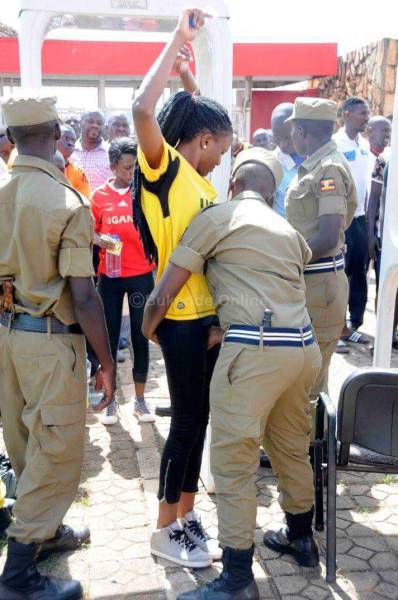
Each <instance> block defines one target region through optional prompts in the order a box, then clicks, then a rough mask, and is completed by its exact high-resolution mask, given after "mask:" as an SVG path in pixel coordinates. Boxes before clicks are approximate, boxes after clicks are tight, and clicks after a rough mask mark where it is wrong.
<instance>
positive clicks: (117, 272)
mask: <svg viewBox="0 0 398 600" xmlns="http://www.w3.org/2000/svg"><path fill="white" fill-rule="evenodd" d="M109 237H110V238H111V239H112V240H113V242H114V246H113V248H112V250H109V249H107V250H106V253H105V270H106V275H107V277H112V278H115V277H121V276H122V256H121V254H122V245H123V244H122V242H121V241H120V237H119V236H118V235H110V236H109Z"/></svg>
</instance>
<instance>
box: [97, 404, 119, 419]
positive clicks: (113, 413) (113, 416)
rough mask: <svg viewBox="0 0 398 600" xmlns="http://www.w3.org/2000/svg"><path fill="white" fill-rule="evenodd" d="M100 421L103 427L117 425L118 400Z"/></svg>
mask: <svg viewBox="0 0 398 600" xmlns="http://www.w3.org/2000/svg"><path fill="white" fill-rule="evenodd" d="M100 421H101V423H102V424H103V425H115V423H117V421H118V418H117V403H116V400H112V402H111V403H110V404H109V406H107V407H106V409H105V410H104V412H103V413H101V415H100Z"/></svg>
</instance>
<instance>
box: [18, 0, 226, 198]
mask: <svg viewBox="0 0 398 600" xmlns="http://www.w3.org/2000/svg"><path fill="white" fill-rule="evenodd" d="M186 6H187V3H186V1H185V0H85V2H81V0H21V12H20V31H19V52H20V63H21V84H22V87H25V88H38V87H40V86H41V80H42V67H41V49H42V45H43V40H44V38H45V36H46V34H47V33H48V32H49V31H50V30H51V29H54V28H59V27H65V26H68V27H77V28H79V27H84V28H86V29H87V28H94V29H99V30H101V29H102V30H109V29H116V30H117V29H122V30H124V31H126V30H127V31H140V32H150V33H151V36H152V39H153V33H154V31H158V32H162V33H164V32H167V31H172V30H173V28H174V27H175V25H176V23H177V19H178V18H179V16H180V14H181V11H182V10H183V9H184V8H186ZM195 6H199V7H203V8H204V9H205V10H206V11H207V12H209V13H211V14H212V15H213V19H207V20H206V26H205V27H204V28H203V29H202V30H201V32H200V34H199V36H198V38H197V39H196V40H195V43H194V52H195V60H196V67H197V77H198V82H199V86H200V89H201V91H202V93H203V94H204V95H206V96H211V97H212V98H215V99H216V100H218V101H219V102H221V104H223V105H224V106H225V107H226V108H227V109H228V110H231V104H232V39H231V34H230V28H229V12H228V10H227V8H226V6H225V4H224V1H223V0H210V1H209V2H206V3H205V2H203V0H200V1H197V2H196V3H195ZM230 164H231V163H230V157H229V156H227V155H225V156H224V158H223V161H222V164H221V165H220V167H218V168H217V169H216V171H215V172H214V174H213V175H212V182H213V183H214V185H215V186H216V188H217V190H218V193H219V197H220V199H221V200H225V199H226V196H227V188H228V179H229V173H230Z"/></svg>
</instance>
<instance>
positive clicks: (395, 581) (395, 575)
mask: <svg viewBox="0 0 398 600" xmlns="http://www.w3.org/2000/svg"><path fill="white" fill-rule="evenodd" d="M380 578H381V579H382V580H383V581H386V582H387V583H391V584H392V585H395V588H396V589H397V590H398V571H396V570H395V571H380Z"/></svg>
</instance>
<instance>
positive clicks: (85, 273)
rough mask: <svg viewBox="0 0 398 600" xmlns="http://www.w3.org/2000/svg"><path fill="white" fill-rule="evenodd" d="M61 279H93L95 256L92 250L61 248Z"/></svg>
mask: <svg viewBox="0 0 398 600" xmlns="http://www.w3.org/2000/svg"><path fill="white" fill-rule="evenodd" d="M58 269H59V273H60V275H61V277H64V278H65V277H93V276H94V275H95V272H94V267H93V255H92V252H91V249H90V248H61V250H60V253H59V258H58Z"/></svg>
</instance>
